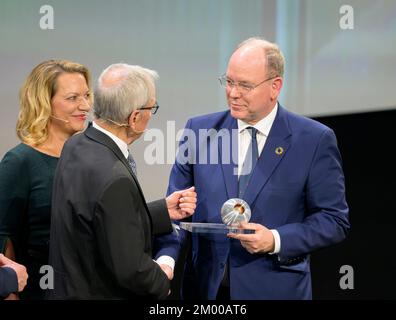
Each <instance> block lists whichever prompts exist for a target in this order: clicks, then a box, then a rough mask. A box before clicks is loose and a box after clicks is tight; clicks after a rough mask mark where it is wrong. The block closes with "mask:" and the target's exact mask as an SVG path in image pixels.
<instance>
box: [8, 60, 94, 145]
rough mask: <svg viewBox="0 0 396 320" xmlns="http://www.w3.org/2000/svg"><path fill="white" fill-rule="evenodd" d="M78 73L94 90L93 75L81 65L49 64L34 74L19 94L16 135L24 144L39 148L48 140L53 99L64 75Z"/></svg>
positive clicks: (30, 75)
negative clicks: (58, 80) (59, 79)
mask: <svg viewBox="0 0 396 320" xmlns="http://www.w3.org/2000/svg"><path fill="white" fill-rule="evenodd" d="M75 72H76V73H80V74H82V75H83V76H84V78H85V80H86V81H87V85H88V88H89V90H91V75H90V72H89V70H88V69H87V68H86V67H85V66H83V65H81V64H79V63H75V62H72V61H68V60H48V61H44V62H42V63H40V64H39V65H37V66H36V67H35V68H34V69H33V70H32V72H31V73H30V74H29V76H28V77H27V78H26V80H25V82H24V84H23V86H22V88H21V90H20V93H19V104H20V111H19V115H18V121H17V125H16V132H17V135H18V137H19V139H21V141H22V142H24V143H26V144H29V145H33V146H38V145H40V144H42V143H44V142H45V141H46V140H47V138H48V124H49V120H50V116H51V114H52V108H51V99H52V97H53V96H54V95H55V93H56V90H57V79H58V77H59V75H61V74H62V73H75ZM91 97H92V95H91ZM91 99H92V98H91ZM91 104H92V101H91Z"/></svg>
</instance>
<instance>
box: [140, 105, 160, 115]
mask: <svg viewBox="0 0 396 320" xmlns="http://www.w3.org/2000/svg"><path fill="white" fill-rule="evenodd" d="M158 108H159V105H158V103H155V105H153V106H152V107H141V108H139V109H138V110H150V111H151V114H156V113H157V110H158Z"/></svg>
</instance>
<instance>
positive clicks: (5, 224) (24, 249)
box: [0, 60, 92, 299]
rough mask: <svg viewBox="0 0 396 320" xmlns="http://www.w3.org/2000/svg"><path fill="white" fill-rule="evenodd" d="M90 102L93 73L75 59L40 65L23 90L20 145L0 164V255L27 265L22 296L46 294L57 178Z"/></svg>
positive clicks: (35, 296)
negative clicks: (66, 145) (69, 142)
mask: <svg viewBox="0 0 396 320" xmlns="http://www.w3.org/2000/svg"><path fill="white" fill-rule="evenodd" d="M91 106H92V95H91V86H90V73H89V71H88V69H87V68H86V67H85V66H83V65H81V64H78V63H74V62H71V61H66V60H49V61H45V62H42V63H40V64H39V65H38V66H36V67H35V68H34V69H33V70H32V72H31V73H30V75H29V76H28V77H27V79H26V80H25V83H24V85H23V86H22V88H21V91H20V112H19V117H18V121H17V126H16V128H17V135H18V137H19V139H20V140H21V143H20V144H19V145H17V146H16V147H14V148H13V149H11V150H10V151H8V152H7V153H6V155H5V156H4V158H3V160H2V161H1V163H0V253H4V255H5V256H7V257H9V258H11V259H13V260H15V261H17V262H18V263H21V264H23V265H25V266H26V267H27V271H28V274H29V281H28V285H27V286H26V288H25V290H24V292H22V294H21V297H22V298H27V299H42V298H44V294H45V291H44V290H42V289H41V288H40V285H39V282H40V278H41V277H42V276H43V274H40V272H39V271H40V267H41V266H42V265H46V264H48V248H49V231H50V211H51V197H52V183H53V176H54V172H55V168H56V165H57V162H58V158H59V157H60V154H61V151H62V148H63V145H64V143H65V142H66V140H67V139H68V138H69V137H70V136H72V135H73V134H75V133H76V132H79V131H81V130H83V129H84V126H85V120H86V117H87V113H88V111H89V110H90V108H91Z"/></svg>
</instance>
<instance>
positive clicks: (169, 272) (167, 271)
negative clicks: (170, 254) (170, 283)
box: [159, 264, 173, 280]
mask: <svg viewBox="0 0 396 320" xmlns="http://www.w3.org/2000/svg"><path fill="white" fill-rule="evenodd" d="M159 266H160V267H161V269H162V271H164V272H165V274H166V276H167V277H168V279H169V280H172V279H173V270H172V268H171V267H170V266H168V265H167V264H160V265H159Z"/></svg>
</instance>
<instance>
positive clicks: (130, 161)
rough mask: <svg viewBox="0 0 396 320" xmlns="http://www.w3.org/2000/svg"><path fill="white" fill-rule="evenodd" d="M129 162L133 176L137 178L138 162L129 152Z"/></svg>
mask: <svg viewBox="0 0 396 320" xmlns="http://www.w3.org/2000/svg"><path fill="white" fill-rule="evenodd" d="M127 161H128V164H129V166H130V167H131V169H132V172H133V174H134V175H135V177H137V170H136V162H135V160H134V159H133V157H132V155H131V154H130V153H129V152H128V157H127Z"/></svg>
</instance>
